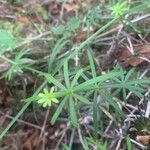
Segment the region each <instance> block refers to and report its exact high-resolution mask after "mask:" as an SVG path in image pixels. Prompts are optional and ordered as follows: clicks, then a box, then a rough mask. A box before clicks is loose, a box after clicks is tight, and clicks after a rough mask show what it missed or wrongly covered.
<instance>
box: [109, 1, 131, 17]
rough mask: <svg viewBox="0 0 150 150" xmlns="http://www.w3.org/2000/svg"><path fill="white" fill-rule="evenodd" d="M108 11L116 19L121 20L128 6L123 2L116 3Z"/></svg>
mask: <svg viewBox="0 0 150 150" xmlns="http://www.w3.org/2000/svg"><path fill="white" fill-rule="evenodd" d="M110 9H111V11H112V14H113V15H114V16H115V17H116V18H122V17H123V16H124V15H125V14H126V13H127V12H128V10H129V6H128V4H127V1H124V2H118V3H116V4H115V5H113V6H112V7H111V8H110Z"/></svg>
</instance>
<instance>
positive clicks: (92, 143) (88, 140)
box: [84, 137, 107, 150]
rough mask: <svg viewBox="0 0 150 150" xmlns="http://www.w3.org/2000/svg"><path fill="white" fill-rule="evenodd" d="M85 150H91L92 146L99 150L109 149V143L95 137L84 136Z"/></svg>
mask: <svg viewBox="0 0 150 150" xmlns="http://www.w3.org/2000/svg"><path fill="white" fill-rule="evenodd" d="M84 145H85V150H90V149H91V148H92V147H93V148H96V149H97V150H107V143H101V142H99V141H95V140H94V138H92V137H91V138H84Z"/></svg>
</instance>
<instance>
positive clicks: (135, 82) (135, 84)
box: [103, 68, 150, 101]
mask: <svg viewBox="0 0 150 150" xmlns="http://www.w3.org/2000/svg"><path fill="white" fill-rule="evenodd" d="M120 69H121V70H122V68H120ZM134 72H135V69H134V68H133V69H131V70H129V71H128V72H126V73H125V74H124V75H121V76H120V77H119V78H116V77H115V78H113V82H112V83H107V84H103V86H104V87H108V88H111V89H115V90H114V92H113V96H116V95H117V94H118V93H120V92H122V96H123V100H125V101H126V97H127V93H128V92H129V91H130V92H132V93H134V94H135V95H136V96H138V97H143V96H144V95H143V92H144V91H145V90H144V88H142V85H143V84H149V83H150V80H149V79H139V78H138V77H137V79H136V78H133V76H134V75H133V73H134ZM131 75H132V76H131Z"/></svg>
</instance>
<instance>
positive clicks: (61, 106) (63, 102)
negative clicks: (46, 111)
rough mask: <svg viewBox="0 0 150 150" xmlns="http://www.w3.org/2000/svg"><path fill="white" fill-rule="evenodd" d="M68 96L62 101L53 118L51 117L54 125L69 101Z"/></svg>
mask: <svg viewBox="0 0 150 150" xmlns="http://www.w3.org/2000/svg"><path fill="white" fill-rule="evenodd" d="M67 99H68V97H67V96H66V97H65V98H64V99H63V100H62V101H61V103H60V104H59V106H58V108H57V110H56V111H55V113H54V115H53V117H52V119H51V124H52V125H54V123H55V122H56V120H57V118H58V116H59V115H60V113H61V112H62V109H63V107H64V105H65V103H66V101H67Z"/></svg>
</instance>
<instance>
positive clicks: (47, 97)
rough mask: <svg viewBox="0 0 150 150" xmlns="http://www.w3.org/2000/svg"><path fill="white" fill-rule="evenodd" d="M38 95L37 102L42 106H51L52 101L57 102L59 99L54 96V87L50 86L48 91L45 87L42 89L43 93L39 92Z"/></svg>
mask: <svg viewBox="0 0 150 150" xmlns="http://www.w3.org/2000/svg"><path fill="white" fill-rule="evenodd" d="M38 96H39V98H40V99H39V100H38V103H39V104H42V105H43V107H46V106H49V107H50V106H51V105H52V103H53V102H54V103H58V102H59V101H58V100H57V99H56V98H55V95H54V87H52V88H51V89H50V91H48V90H47V89H44V90H43V93H39V94H38Z"/></svg>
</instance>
